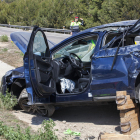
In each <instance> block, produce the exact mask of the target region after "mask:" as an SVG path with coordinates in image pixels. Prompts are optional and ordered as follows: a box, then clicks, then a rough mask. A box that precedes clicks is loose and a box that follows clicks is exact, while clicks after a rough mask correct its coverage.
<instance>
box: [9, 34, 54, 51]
mask: <svg viewBox="0 0 140 140" xmlns="http://www.w3.org/2000/svg"><path fill="white" fill-rule="evenodd" d="M30 36H31V33H29V32H14V33H11V34H10V37H11V40H12V41H13V42H14V43H15V45H16V46H17V47H18V48H19V49H20V50H21V51H22V52H23V53H24V54H25V52H26V50H27V46H28V43H29V40H30ZM48 45H49V48H52V47H53V46H54V45H55V43H53V42H51V41H50V40H48Z"/></svg>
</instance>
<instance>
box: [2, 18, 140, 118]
mask: <svg viewBox="0 0 140 140" xmlns="http://www.w3.org/2000/svg"><path fill="white" fill-rule="evenodd" d="M139 32H140V20H138V21H137V20H130V21H121V22H115V23H110V24H105V25H101V26H97V27H93V28H90V29H87V30H84V31H82V32H80V33H78V34H76V35H74V36H71V37H69V38H67V39H65V40H64V41H62V42H60V43H59V44H56V45H54V44H53V43H52V42H49V41H47V38H46V36H45V34H44V32H43V31H42V30H41V29H40V28H39V27H37V26H35V27H34V29H33V31H32V33H31V34H30V33H28V36H27V34H26V35H25V34H24V33H21V32H20V33H18V32H16V33H12V34H11V39H12V40H13V42H14V43H15V44H16V45H17V47H19V49H20V50H21V51H22V52H23V53H24V54H25V55H24V66H23V67H20V68H16V69H14V70H11V71H8V72H7V73H6V74H5V75H4V76H3V79H2V93H3V94H6V90H7V89H8V90H9V92H11V94H14V95H16V96H17V98H18V102H19V105H20V107H21V108H22V109H24V110H26V111H32V112H35V111H37V112H39V113H41V114H43V115H48V116H51V115H52V114H53V113H54V111H55V107H57V106H76V105H81V104H82V105H83V104H85V105H86V104H92V103H95V102H112V101H115V99H116V91H122V90H126V91H127V92H128V94H129V95H130V96H131V99H134V100H135V102H136V103H139V101H140V92H139V91H140V45H139V40H140V36H139ZM50 45H54V46H53V47H52V48H49V46H50Z"/></svg>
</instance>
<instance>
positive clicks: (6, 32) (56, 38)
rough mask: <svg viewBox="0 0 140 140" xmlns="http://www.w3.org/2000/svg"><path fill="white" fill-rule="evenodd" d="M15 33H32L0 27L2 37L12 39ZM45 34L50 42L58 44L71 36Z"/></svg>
mask: <svg viewBox="0 0 140 140" xmlns="http://www.w3.org/2000/svg"><path fill="white" fill-rule="evenodd" d="M13 32H31V30H30V31H23V30H22V29H15V28H7V27H0V36H1V35H7V36H8V37H10V34H11V33H13ZM45 34H46V36H47V39H48V40H50V41H52V42H54V43H56V44H57V43H59V42H61V41H62V40H64V39H66V38H67V37H70V35H69V34H59V33H51V32H45Z"/></svg>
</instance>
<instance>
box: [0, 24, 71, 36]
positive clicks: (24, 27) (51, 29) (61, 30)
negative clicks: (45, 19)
mask: <svg viewBox="0 0 140 140" xmlns="http://www.w3.org/2000/svg"><path fill="white" fill-rule="evenodd" d="M0 26H3V27H8V28H18V29H23V30H32V29H33V26H19V25H9V24H0ZM41 29H42V30H43V31H47V32H58V33H64V34H65V33H70V32H71V30H67V29H55V28H41Z"/></svg>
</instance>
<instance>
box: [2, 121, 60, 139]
mask: <svg viewBox="0 0 140 140" xmlns="http://www.w3.org/2000/svg"><path fill="white" fill-rule="evenodd" d="M54 126H55V124H54V122H53V120H51V119H50V120H47V121H46V120H44V121H43V123H42V126H41V128H40V129H39V130H38V132H37V134H31V132H30V128H29V127H28V128H26V129H24V130H23V129H21V127H20V126H19V125H17V126H16V128H13V127H9V126H7V125H4V124H3V122H2V121H0V136H3V137H4V138H5V139H7V140H58V137H57V136H56V135H55V133H54V132H55V130H53V127H54Z"/></svg>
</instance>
